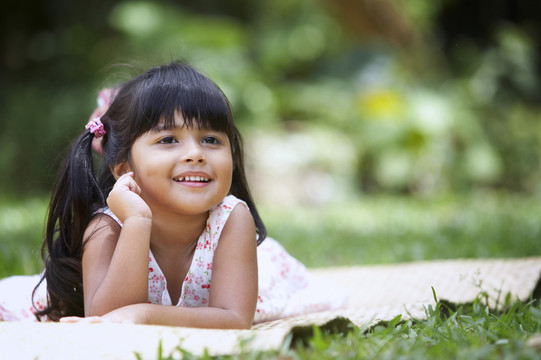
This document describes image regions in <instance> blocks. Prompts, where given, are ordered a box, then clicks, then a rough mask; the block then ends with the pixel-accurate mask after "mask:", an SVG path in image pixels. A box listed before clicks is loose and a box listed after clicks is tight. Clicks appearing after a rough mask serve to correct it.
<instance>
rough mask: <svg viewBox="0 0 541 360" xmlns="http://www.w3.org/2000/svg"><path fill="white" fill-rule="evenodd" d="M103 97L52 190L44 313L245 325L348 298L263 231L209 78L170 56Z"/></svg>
mask: <svg viewBox="0 0 541 360" xmlns="http://www.w3.org/2000/svg"><path fill="white" fill-rule="evenodd" d="M101 97H102V98H104V99H105V100H106V101H105V103H102V104H101V106H100V107H99V108H98V109H97V110H96V111H95V114H94V115H98V117H96V118H91V120H90V121H89V123H88V125H87V126H86V131H85V132H84V133H83V134H82V135H81V136H79V138H78V139H77V140H76V141H75V143H74V144H73V146H72V149H71V152H70V153H69V156H68V158H67V160H66V161H65V163H64V166H63V168H62V169H61V172H60V175H59V178H58V181H57V184H56V186H55V188H54V191H53V196H52V199H51V203H50V209H49V216H48V221H47V228H46V237H45V241H44V244H43V253H44V259H45V271H44V273H43V277H42V280H41V283H40V284H38V286H37V287H36V289H35V290H34V294H33V303H34V309H33V310H32V312H35V316H36V317H37V318H38V319H48V320H53V321H58V320H60V319H62V318H63V320H62V321H115V322H133V323H143V324H163V325H177V326H190V327H205V328H249V327H251V325H252V324H253V323H254V322H261V321H266V320H271V319H278V318H283V317H287V316H292V315H295V314H300V313H303V312H308V311H317V310H325V309H330V308H334V307H338V306H341V305H342V303H343V300H344V299H345V297H344V296H343V295H340V294H337V293H336V292H333V291H329V288H328V286H326V285H324V287H323V286H321V285H323V284H321V285H320V284H318V283H316V281H315V280H314V279H312V278H311V276H310V274H309V273H308V271H307V270H306V268H305V267H304V266H303V265H302V264H300V263H299V262H298V261H297V260H295V259H294V258H292V257H291V256H290V255H289V254H287V253H286V252H285V250H284V249H283V248H282V247H281V246H280V245H279V244H278V243H277V242H276V241H275V240H273V239H271V238H269V237H267V236H266V235H267V234H266V229H265V226H264V224H263V222H262V220H261V218H260V216H259V214H258V212H257V209H256V207H255V204H254V202H253V200H252V197H251V195H250V191H249V188H248V184H247V181H246V177H245V173H244V163H243V150H242V141H241V137H240V134H239V132H238V131H237V128H236V127H235V125H234V123H233V119H232V115H231V111H230V107H229V103H228V101H227V99H226V97H225V95H224V94H223V93H222V91H221V90H220V89H219V88H218V87H217V86H216V85H215V84H214V83H213V82H212V81H210V80H209V79H208V78H206V77H205V76H203V75H202V74H200V73H199V72H197V71H196V70H194V69H193V68H192V67H190V66H188V65H186V64H183V63H180V62H172V63H170V64H168V65H165V66H159V67H156V68H153V69H150V70H148V71H147V72H145V73H143V74H141V75H139V76H137V77H135V78H133V79H131V80H129V81H128V82H126V83H125V84H123V85H122V86H120V87H118V89H115V90H114V91H110V92H102V93H101ZM92 149H94V150H96V151H97V152H98V153H100V154H101V163H100V165H99V170H98V173H97V174H96V173H95V165H94V163H93V158H94V156H93V154H92ZM21 280H22V279H18V280H17V279H8V280H4V281H3V282H0V294H3V293H7V291H4V290H3V289H11V290H10V291H9V293H10V294H13V293H15V292H14V291H13V284H15V283H17V284H21V283H22V281H21ZM27 281H30V282H31V280H27ZM45 286H46V291H45ZM45 294H46V296H45ZM337 299H339V300H338V301H337ZM20 303H21V302H20V301H16V300H13V299H11V300H8V301H6V300H2V299H0V319H1V318H2V317H3V318H4V319H5V320H10V319H12V320H19V319H20V318H23V319H24V318H28V317H29V316H28V314H29V312H24V311H23V312H21V311H18V313H19V315H14V313H17V310H16V309H17V307H19V308H20V307H21V306H20ZM173 304H175V305H176V306H170V305H173ZM19 310H20V309H19ZM23 310H24V309H23ZM20 314H23V315H20ZM83 317H86V319H83Z"/></svg>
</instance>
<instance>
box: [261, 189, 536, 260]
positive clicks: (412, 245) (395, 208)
mask: <svg viewBox="0 0 541 360" xmlns="http://www.w3.org/2000/svg"><path fill="white" fill-rule="evenodd" d="M260 210H261V212H262V216H263V219H264V221H265V222H266V224H267V227H268V230H269V234H270V236H271V237H274V238H276V239H277V240H279V241H280V242H281V243H282V244H283V245H284V246H285V247H286V248H287V249H288V250H289V251H290V252H291V253H292V254H293V255H294V256H296V257H297V258H299V259H300V260H301V261H303V262H304V263H306V264H307V265H308V266H311V267H315V266H331V265H347V264H374V263H396V262H406V261H419V260H432V259H448V258H474V257H523V256H534V255H538V254H541V243H540V242H539V241H538V239H539V235H540V231H541V225H540V224H541V205H540V204H539V203H538V202H537V201H536V200H535V199H528V198H521V197H516V196H510V195H505V194H499V195H498V194H492V193H477V194H475V195H472V196H467V197H465V196H464V197H460V198H455V197H442V198H438V199H416V198H411V197H387V196H385V197H367V198H361V199H359V201H355V202H351V203H348V204H336V205H331V206H327V207H321V208H318V207H306V208H301V209H296V208H295V209H287V210H284V209H282V208H276V207H261V209H260Z"/></svg>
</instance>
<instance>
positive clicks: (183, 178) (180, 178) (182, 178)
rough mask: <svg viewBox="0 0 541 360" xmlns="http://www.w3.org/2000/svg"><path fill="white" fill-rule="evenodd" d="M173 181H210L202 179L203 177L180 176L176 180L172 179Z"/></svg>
mask: <svg viewBox="0 0 541 360" xmlns="http://www.w3.org/2000/svg"><path fill="white" fill-rule="evenodd" d="M173 180H174V181H178V182H186V181H189V182H209V181H210V179H208V178H206V177H203V176H182V177H178V178H173Z"/></svg>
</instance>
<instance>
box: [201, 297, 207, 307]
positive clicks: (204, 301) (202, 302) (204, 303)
mask: <svg viewBox="0 0 541 360" xmlns="http://www.w3.org/2000/svg"><path fill="white" fill-rule="evenodd" d="M208 302H209V301H208V300H207V299H206V298H203V300H202V301H201V304H203V305H207V304H208Z"/></svg>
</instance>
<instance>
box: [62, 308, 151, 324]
mask: <svg viewBox="0 0 541 360" xmlns="http://www.w3.org/2000/svg"><path fill="white" fill-rule="evenodd" d="M140 310H142V308H141V307H139V306H137V305H128V306H124V307H121V308H120V309H116V310H113V311H111V312H110V313H107V314H105V315H103V316H89V317H79V316H66V317H63V318H61V319H60V322H62V323H83V324H98V323H115V324H144V323H145V321H144V316H143V313H142V311H140Z"/></svg>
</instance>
